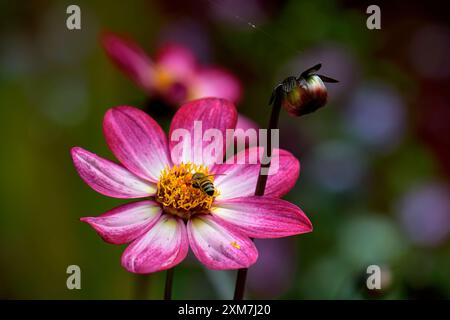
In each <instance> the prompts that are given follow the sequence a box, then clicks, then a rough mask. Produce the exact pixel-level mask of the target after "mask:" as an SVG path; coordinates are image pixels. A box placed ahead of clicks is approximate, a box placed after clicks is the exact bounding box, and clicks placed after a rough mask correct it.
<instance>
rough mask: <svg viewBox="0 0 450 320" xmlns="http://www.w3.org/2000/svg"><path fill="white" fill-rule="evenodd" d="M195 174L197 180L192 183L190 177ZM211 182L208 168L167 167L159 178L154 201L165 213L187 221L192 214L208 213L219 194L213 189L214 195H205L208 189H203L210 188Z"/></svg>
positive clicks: (211, 177) (181, 165)
mask: <svg viewBox="0 0 450 320" xmlns="http://www.w3.org/2000/svg"><path fill="white" fill-rule="evenodd" d="M196 173H197V175H196V178H197V180H195V179H194V180H195V181H194V180H193V179H192V176H193V175H194V174H196ZM198 177H201V179H198ZM213 181H214V177H213V176H212V175H209V173H208V168H207V167H204V166H199V165H196V164H193V163H186V164H184V163H181V164H180V165H174V166H173V167H172V168H169V167H167V168H166V169H164V170H163V171H162V172H161V175H160V177H159V181H158V190H157V192H156V197H155V199H156V201H158V202H159V203H161V204H162V205H163V207H164V211H165V212H167V213H171V214H174V215H177V216H179V217H181V218H183V219H189V218H190V217H191V216H192V215H193V214H200V213H208V212H209V209H210V208H211V205H212V202H213V201H214V198H215V197H217V195H218V194H219V193H218V191H217V189H215V188H214V194H213V195H212V196H210V195H208V194H207V193H206V192H207V191H209V190H210V189H205V188H204V187H205V185H209V187H211V184H212V183H213ZM202 182H203V183H202ZM202 186H203V187H202ZM212 186H214V185H213V184H212Z"/></svg>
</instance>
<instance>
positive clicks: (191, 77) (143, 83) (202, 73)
mask: <svg viewBox="0 0 450 320" xmlns="http://www.w3.org/2000/svg"><path fill="white" fill-rule="evenodd" d="M102 44H103V47H104V49H105V51H106V53H107V54H108V56H109V57H110V58H111V60H112V61H113V62H114V63H115V64H116V65H117V66H118V67H119V68H120V69H121V70H122V71H123V72H124V73H125V74H126V75H127V76H128V77H129V78H131V80H133V81H134V82H135V83H136V84H137V85H138V86H139V87H140V88H142V89H143V90H144V91H145V92H146V93H147V94H148V95H156V96H160V97H162V98H163V99H164V100H165V101H167V102H169V103H170V104H172V105H176V106H178V105H180V103H184V102H186V101H189V100H194V99H199V98H204V97H217V98H224V99H228V100H230V101H232V102H236V101H238V99H239V97H240V96H241V85H240V83H239V81H238V80H237V79H236V77H234V76H233V75H232V74H231V73H229V72H228V71H226V70H224V69H222V68H219V67H203V66H200V65H199V64H198V63H197V61H196V58H195V56H194V54H193V53H192V52H191V51H190V50H189V49H188V48H186V47H184V46H181V45H178V44H173V43H172V44H166V45H165V46H163V47H162V48H160V50H159V52H158V53H157V54H156V56H155V58H154V59H151V58H150V57H149V56H148V55H147V54H146V53H145V51H144V50H143V49H142V48H140V47H139V46H138V45H137V44H136V43H134V42H133V41H132V40H129V39H124V38H121V37H119V36H118V35H116V34H113V33H105V34H104V35H103V37H102Z"/></svg>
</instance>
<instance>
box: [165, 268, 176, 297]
mask: <svg viewBox="0 0 450 320" xmlns="http://www.w3.org/2000/svg"><path fill="white" fill-rule="evenodd" d="M174 269H175V268H171V269H168V270H167V271H166V285H165V287H164V300H172V283H173V272H174Z"/></svg>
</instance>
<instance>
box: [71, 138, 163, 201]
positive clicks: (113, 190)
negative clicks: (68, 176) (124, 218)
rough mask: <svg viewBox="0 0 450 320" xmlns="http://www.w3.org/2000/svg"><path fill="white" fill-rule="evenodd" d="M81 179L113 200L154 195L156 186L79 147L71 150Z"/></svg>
mask: <svg viewBox="0 0 450 320" xmlns="http://www.w3.org/2000/svg"><path fill="white" fill-rule="evenodd" d="M71 153H72V159H73V163H74V165H75V168H76V170H77V171H78V174H79V175H80V177H81V179H83V180H84V182H86V183H87V184H88V185H89V186H90V187H91V188H92V189H94V190H95V191H97V192H98V193H101V194H104V195H106V196H109V197H113V198H143V197H148V196H151V195H154V194H155V192H156V185H155V184H153V183H151V182H147V181H144V180H142V179H141V178H139V177H137V176H136V175H134V174H133V173H131V172H130V171H128V170H127V169H125V168H124V167H122V166H121V165H118V164H116V163H114V162H112V161H109V160H106V159H103V158H101V157H99V156H97V155H96V154H94V153H91V152H89V151H87V150H84V149H82V148H79V147H74V148H72V150H71Z"/></svg>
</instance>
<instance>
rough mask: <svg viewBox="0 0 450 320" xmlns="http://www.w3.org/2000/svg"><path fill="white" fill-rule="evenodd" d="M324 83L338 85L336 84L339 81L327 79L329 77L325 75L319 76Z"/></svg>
mask: <svg viewBox="0 0 450 320" xmlns="http://www.w3.org/2000/svg"><path fill="white" fill-rule="evenodd" d="M317 76H318V77H319V78H320V79H321V80H322V81H323V82H330V83H336V82H339V80H336V79H333V78H330V77H327V76H323V75H321V74H318V75H317Z"/></svg>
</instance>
